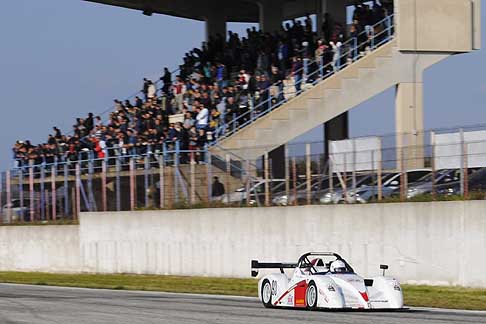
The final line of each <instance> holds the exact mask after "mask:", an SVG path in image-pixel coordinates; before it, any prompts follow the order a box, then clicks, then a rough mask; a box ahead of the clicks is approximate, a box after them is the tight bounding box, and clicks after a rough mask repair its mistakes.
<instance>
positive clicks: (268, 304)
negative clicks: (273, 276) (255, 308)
mask: <svg viewBox="0 0 486 324" xmlns="http://www.w3.org/2000/svg"><path fill="white" fill-rule="evenodd" d="M260 293H261V296H262V303H263V306H265V308H272V307H273V305H272V284H271V283H270V281H268V279H265V280H263V283H262V291H261V292H260Z"/></svg>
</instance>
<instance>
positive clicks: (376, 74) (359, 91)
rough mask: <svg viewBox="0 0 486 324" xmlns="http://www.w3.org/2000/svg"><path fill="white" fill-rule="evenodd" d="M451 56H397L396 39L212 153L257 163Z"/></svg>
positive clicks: (220, 145)
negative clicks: (282, 146)
mask: <svg viewBox="0 0 486 324" xmlns="http://www.w3.org/2000/svg"><path fill="white" fill-rule="evenodd" d="M449 55H450V54H449V53H431V54H430V53H426V54H424V53H421V54H416V53H411V52H401V51H399V50H398V43H397V39H392V40H391V41H389V42H388V43H385V44H384V45H382V46H380V47H379V48H377V49H375V50H373V51H370V52H368V53H367V54H364V55H363V56H362V57H360V58H359V59H358V60H356V61H354V62H352V63H351V64H349V65H348V66H346V67H345V68H343V69H342V70H340V71H338V72H337V73H335V74H333V75H332V76H330V77H328V78H326V79H324V80H321V81H320V82H318V83H317V84H315V85H311V84H308V85H307V87H310V89H308V90H307V91H305V92H303V93H301V94H300V95H298V96H296V97H294V98H292V99H290V100H289V101H287V102H286V103H285V104H283V105H282V106H280V107H278V108H276V109H274V110H273V111H271V112H269V113H267V114H266V115H264V116H263V117H260V118H259V119H257V120H255V121H254V122H252V123H251V124H249V125H247V126H246V127H244V128H242V129H240V130H238V131H237V132H235V133H234V134H232V135H230V136H228V137H225V138H222V139H220V140H219V141H218V143H217V145H215V146H213V147H211V149H210V150H211V152H212V153H213V154H217V155H221V156H224V151H233V152H237V154H238V155H239V156H241V157H242V158H243V159H247V160H256V159H258V158H259V157H261V156H262V155H264V154H265V153H266V152H269V151H271V150H273V149H275V148H277V147H279V146H281V145H283V144H285V143H288V142H290V141H291V140H293V139H294V138H296V137H297V136H299V135H302V134H304V133H306V132H307V131H309V130H311V129H313V128H315V127H317V126H319V125H322V124H323V123H325V122H327V121H329V120H331V119H333V118H335V117H337V116H339V115H340V114H342V113H344V112H346V111H348V110H350V109H352V108H354V107H356V106H357V105H359V104H361V103H363V102H364V101H366V100H368V99H370V98H372V97H374V96H375V95H377V94H379V93H381V92H383V91H385V90H386V89H388V88H390V87H392V86H395V85H397V84H399V83H404V82H422V80H421V78H422V73H421V72H422V71H423V70H424V69H426V68H427V67H429V66H431V65H433V64H435V63H438V62H440V61H441V60H443V59H445V58H447V57H448V56H449ZM414 71H415V72H414ZM417 71H420V73H418V72H417ZM417 78H420V80H418V79H417Z"/></svg>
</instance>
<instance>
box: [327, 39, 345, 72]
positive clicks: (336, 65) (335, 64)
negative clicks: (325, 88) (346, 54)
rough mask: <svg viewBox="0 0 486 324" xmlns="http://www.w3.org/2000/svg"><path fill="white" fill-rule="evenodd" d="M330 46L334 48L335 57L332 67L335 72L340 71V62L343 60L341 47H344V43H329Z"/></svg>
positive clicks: (333, 57)
mask: <svg viewBox="0 0 486 324" xmlns="http://www.w3.org/2000/svg"><path fill="white" fill-rule="evenodd" d="M329 45H331V47H332V51H333V53H334V55H333V56H332V67H333V69H334V72H337V71H339V68H340V66H339V65H340V60H341V46H343V43H341V42H340V41H337V42H336V43H334V42H329Z"/></svg>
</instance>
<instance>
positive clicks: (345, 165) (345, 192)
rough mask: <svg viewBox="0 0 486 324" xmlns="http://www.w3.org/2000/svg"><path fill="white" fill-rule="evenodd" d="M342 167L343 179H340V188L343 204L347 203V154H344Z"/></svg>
mask: <svg viewBox="0 0 486 324" xmlns="http://www.w3.org/2000/svg"><path fill="white" fill-rule="evenodd" d="M343 154H344V166H343V177H342V183H341V186H342V187H343V193H344V195H343V196H344V199H345V203H346V204H347V203H349V194H348V177H347V172H348V163H347V155H348V154H347V152H344V153H343Z"/></svg>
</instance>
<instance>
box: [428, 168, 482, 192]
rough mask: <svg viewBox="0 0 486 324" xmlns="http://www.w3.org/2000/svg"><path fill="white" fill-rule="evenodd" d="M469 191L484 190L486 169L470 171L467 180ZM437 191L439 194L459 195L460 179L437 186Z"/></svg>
mask: <svg viewBox="0 0 486 324" xmlns="http://www.w3.org/2000/svg"><path fill="white" fill-rule="evenodd" d="M467 183H468V184H467V186H468V191H469V192H486V169H484V168H483V169H480V170H478V171H476V172H472V173H471V174H470V175H469V177H468V181H467ZM437 193H438V194H439V195H447V196H453V195H460V194H461V181H460V179H459V181H454V182H450V183H447V184H444V185H441V186H437Z"/></svg>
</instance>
